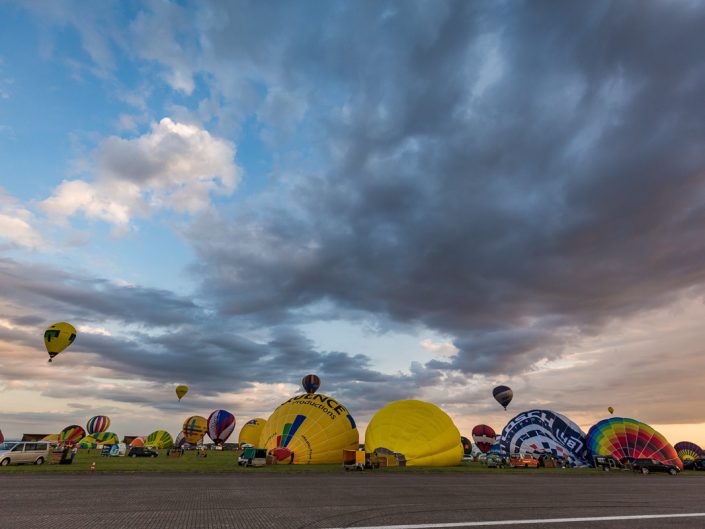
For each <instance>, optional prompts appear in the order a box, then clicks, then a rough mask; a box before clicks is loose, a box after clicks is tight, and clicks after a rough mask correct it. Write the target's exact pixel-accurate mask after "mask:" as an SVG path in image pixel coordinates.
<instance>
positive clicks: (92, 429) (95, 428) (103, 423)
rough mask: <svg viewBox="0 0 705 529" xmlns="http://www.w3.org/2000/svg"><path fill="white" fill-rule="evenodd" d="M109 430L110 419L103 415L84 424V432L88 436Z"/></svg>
mask: <svg viewBox="0 0 705 529" xmlns="http://www.w3.org/2000/svg"><path fill="white" fill-rule="evenodd" d="M108 428H110V418H109V417H107V416H105V415H96V416H95V417H91V418H90V419H88V422H87V423H86V430H87V431H88V433H89V435H93V434H94V433H98V432H105V431H107V430H108Z"/></svg>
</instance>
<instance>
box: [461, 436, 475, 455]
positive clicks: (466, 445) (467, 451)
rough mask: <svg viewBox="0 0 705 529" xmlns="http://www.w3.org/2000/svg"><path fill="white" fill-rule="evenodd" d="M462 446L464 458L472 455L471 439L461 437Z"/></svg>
mask: <svg viewBox="0 0 705 529" xmlns="http://www.w3.org/2000/svg"><path fill="white" fill-rule="evenodd" d="M460 444H461V445H463V455H464V456H469V455H472V443H471V442H470V439H468V438H467V437H462V436H461V437H460Z"/></svg>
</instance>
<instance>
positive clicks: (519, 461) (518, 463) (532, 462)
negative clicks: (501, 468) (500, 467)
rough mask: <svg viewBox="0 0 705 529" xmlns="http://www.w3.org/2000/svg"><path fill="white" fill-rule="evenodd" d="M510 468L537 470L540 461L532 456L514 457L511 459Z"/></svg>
mask: <svg viewBox="0 0 705 529" xmlns="http://www.w3.org/2000/svg"><path fill="white" fill-rule="evenodd" d="M509 466H511V467H515V468H537V467H538V466H539V460H538V459H536V458H535V457H533V456H530V455H523V456H522V455H513V456H511V457H510V458H509Z"/></svg>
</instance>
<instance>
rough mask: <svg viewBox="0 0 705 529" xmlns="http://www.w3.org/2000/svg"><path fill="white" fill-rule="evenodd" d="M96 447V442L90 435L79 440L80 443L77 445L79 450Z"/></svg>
mask: <svg viewBox="0 0 705 529" xmlns="http://www.w3.org/2000/svg"><path fill="white" fill-rule="evenodd" d="M96 446H98V441H96V440H95V439H94V438H93V436H91V435H87V436H86V437H84V438H83V439H81V442H80V443H78V447H79V448H95V447H96Z"/></svg>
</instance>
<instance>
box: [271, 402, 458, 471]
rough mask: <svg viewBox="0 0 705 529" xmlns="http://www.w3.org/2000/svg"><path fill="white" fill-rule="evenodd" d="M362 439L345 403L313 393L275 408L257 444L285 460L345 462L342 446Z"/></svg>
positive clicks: (348, 447) (349, 447) (352, 446)
mask: <svg viewBox="0 0 705 529" xmlns="http://www.w3.org/2000/svg"><path fill="white" fill-rule="evenodd" d="M359 440H360V434H359V433H358V431H357V426H355V420H354V419H353V418H352V415H350V412H349V411H348V410H347V409H346V408H345V406H343V405H342V404H340V403H339V402H338V401H337V400H335V399H334V398H332V397H328V396H327V395H323V394H321V393H314V394H304V395H297V396H296V397H293V398H291V399H289V400H287V401H286V402H285V403H283V404H281V405H280V406H279V407H278V408H277V409H276V410H274V413H272V415H271V416H270V417H269V419H267V422H266V424H265V425H264V428H263V429H262V434H261V435H260V439H259V443H258V444H259V446H260V447H264V448H266V449H267V450H268V451H269V453H270V454H272V455H273V456H275V457H276V458H277V459H278V460H279V461H280V462H282V463H295V464H299V465H305V464H323V463H342V462H343V450H357V446H358V442H359ZM458 442H460V435H458Z"/></svg>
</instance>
